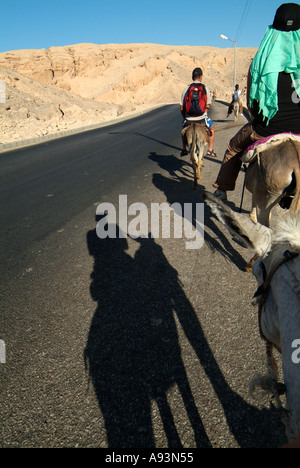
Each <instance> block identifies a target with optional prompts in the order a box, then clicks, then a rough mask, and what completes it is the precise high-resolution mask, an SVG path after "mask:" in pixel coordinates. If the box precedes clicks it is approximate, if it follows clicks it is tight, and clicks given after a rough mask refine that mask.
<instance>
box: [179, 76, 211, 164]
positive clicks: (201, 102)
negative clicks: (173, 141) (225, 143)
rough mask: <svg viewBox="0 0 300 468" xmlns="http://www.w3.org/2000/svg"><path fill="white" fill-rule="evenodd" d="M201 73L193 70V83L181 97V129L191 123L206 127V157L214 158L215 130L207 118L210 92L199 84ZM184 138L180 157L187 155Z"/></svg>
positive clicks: (183, 138)
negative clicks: (207, 139)
mask: <svg viewBox="0 0 300 468" xmlns="http://www.w3.org/2000/svg"><path fill="white" fill-rule="evenodd" d="M202 77H203V72H202V70H201V68H195V69H194V70H193V73H192V79H193V83H192V84H190V85H189V86H187V87H186V88H185V89H184V91H183V93H182V96H181V102H180V106H181V107H180V108H181V115H182V117H183V119H184V120H183V124H182V126H183V128H185V127H187V126H188V125H190V124H191V123H193V122H198V123H201V124H203V125H205V126H206V128H207V131H208V133H209V141H208V151H207V154H206V155H207V156H213V157H216V156H217V155H216V153H215V152H214V150H213V142H214V137H215V129H214V125H213V122H212V120H211V119H209V118H208V116H207V111H208V110H209V107H210V104H211V95H210V91H209V89H208V88H207V86H205V85H204V84H203V83H201V81H202ZM186 145H187V142H186V138H185V135H182V151H181V156H185V155H187V154H188V151H187V149H186Z"/></svg>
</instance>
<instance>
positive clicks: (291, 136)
mask: <svg viewBox="0 0 300 468" xmlns="http://www.w3.org/2000/svg"><path fill="white" fill-rule="evenodd" d="M288 140H293V141H297V142H298V143H300V135H297V134H295V133H278V134H277V135H271V136H268V137H266V138H263V139H262V140H258V141H256V142H255V143H253V144H252V145H250V146H248V148H247V149H245V151H244V152H243V154H242V156H241V160H242V161H243V162H244V163H248V164H250V163H252V162H254V161H255V159H256V157H257V155H258V154H259V153H261V152H262V151H264V150H266V149H268V148H269V147H270V146H276V145H279V144H280V143H283V142H284V141H288Z"/></svg>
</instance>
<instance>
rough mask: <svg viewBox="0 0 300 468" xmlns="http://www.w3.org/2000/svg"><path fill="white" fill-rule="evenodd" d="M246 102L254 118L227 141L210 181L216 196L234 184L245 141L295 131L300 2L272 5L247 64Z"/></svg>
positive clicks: (299, 127) (299, 125)
mask: <svg viewBox="0 0 300 468" xmlns="http://www.w3.org/2000/svg"><path fill="white" fill-rule="evenodd" d="M293 88H294V91H293ZM247 104H248V108H249V110H250V112H251V114H252V116H253V117H254V118H253V120H252V121H251V122H248V123H247V124H246V125H245V126H244V127H242V128H241V129H240V131H239V132H238V133H237V134H236V135H235V136H234V137H233V138H232V139H231V140H230V142H229V144H228V146H227V150H226V152H225V155H224V159H223V162H222V166H221V168H220V171H219V174H218V176H217V179H216V181H215V183H214V184H213V187H215V188H216V189H217V190H216V191H215V193H214V195H215V196H216V197H218V198H219V199H221V200H226V199H227V193H226V192H227V191H233V190H234V189H235V183H236V179H237V177H238V174H239V171H240V169H241V166H242V161H241V158H240V156H241V155H242V153H243V152H244V151H245V150H246V149H247V148H248V147H249V146H250V145H252V144H253V143H255V142H256V141H258V140H261V139H264V138H266V137H269V136H271V135H276V134H280V133H286V132H289V133H293V134H300V5H299V4H296V3H285V4H282V5H281V6H280V7H279V8H278V9H277V11H276V14H275V17H274V21H273V25H272V26H269V27H268V29H267V31H266V33H265V36H264V37H263V39H262V42H261V44H260V47H259V49H258V51H257V53H256V55H255V57H254V59H253V61H252V64H251V66H250V69H249V73H248V86H247Z"/></svg>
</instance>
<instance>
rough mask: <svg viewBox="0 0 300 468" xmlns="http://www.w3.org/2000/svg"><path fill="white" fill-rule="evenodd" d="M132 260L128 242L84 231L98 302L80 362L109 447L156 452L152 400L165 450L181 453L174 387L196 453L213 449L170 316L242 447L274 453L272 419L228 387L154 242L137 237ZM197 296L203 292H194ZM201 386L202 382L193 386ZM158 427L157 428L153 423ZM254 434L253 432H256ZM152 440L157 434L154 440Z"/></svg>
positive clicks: (173, 273)
mask: <svg viewBox="0 0 300 468" xmlns="http://www.w3.org/2000/svg"><path fill="white" fill-rule="evenodd" d="M136 242H137V243H138V250H137V251H136V253H135V255H134V258H132V256H130V255H129V254H128V252H127V248H128V243H127V239H119V238H116V239H110V238H106V239H100V238H98V236H97V234H96V231H95V230H92V231H89V232H88V233H87V245H88V251H89V254H90V255H91V256H92V257H93V258H94V266H93V271H92V274H91V285H90V294H91V296H92V298H93V300H94V301H95V302H96V303H97V307H96V310H95V314H94V317H93V319H92V322H91V326H90V330H89V335H88V340H87V344H86V349H85V362H86V364H87V368H88V370H89V375H90V378H91V381H92V383H93V385H94V389H95V393H96V396H97V398H98V403H99V408H100V410H101V413H102V415H103V418H104V421H105V428H106V435H107V441H108V447H109V448H141V447H143V448H147V447H148V448H154V447H155V436H154V429H153V422H152V417H153V414H152V410H153V402H156V405H157V408H158V410H159V414H160V418H161V421H162V424H163V430H164V432H165V435H166V438H167V441H168V447H170V448H171V447H173V448H175V447H176V448H180V447H182V442H181V440H180V437H179V434H178V430H177V427H178V424H180V423H182V421H179V422H178V421H175V420H174V417H173V414H172V408H171V406H170V404H169V402H168V399H167V392H168V390H169V389H170V388H171V387H172V386H173V385H174V384H177V386H178V389H179V391H180V394H181V397H182V401H183V403H184V406H185V410H186V413H184V415H183V416H182V417H183V418H188V420H189V422H190V425H191V427H192V429H193V432H194V438H195V440H196V445H197V447H211V443H210V441H209V438H208V436H207V434H206V431H205V429H204V427H203V424H202V420H201V413H203V412H205V410H206V409H205V408H199V407H198V406H197V402H196V401H195V399H194V396H193V393H192V391H191V388H190V385H189V381H188V378H187V375H186V371H185V367H184V364H183V360H182V355H181V348H180V346H179V339H178V332H177V326H176V323H175V318H174V314H175V315H176V317H177V319H178V321H179V323H180V326H181V327H182V329H183V331H184V333H185V335H186V337H187V339H188V342H189V344H190V346H191V347H192V348H193V350H194V352H195V353H196V355H197V358H198V359H199V362H200V364H201V366H202V367H203V369H204V371H205V373H206V375H207V377H208V379H209V381H210V382H211V385H212V387H213V389H214V392H215V393H216V395H217V397H218V399H219V401H220V403H221V404H222V407H223V409H224V414H225V416H226V419H227V422H228V426H229V428H230V430H231V432H232V434H233V435H234V437H235V438H236V440H237V441H238V443H239V444H240V446H241V447H268V446H273V447H276V446H277V444H278V443H279V441H277V440H274V438H272V437H271V436H270V434H272V432H271V433H270V432H269V430H268V429H266V428H270V427H272V426H271V423H270V420H272V419H273V420H274V414H273V413H272V412H270V411H267V410H263V411H259V410H257V409H256V408H254V407H252V406H250V405H248V404H247V403H246V402H245V401H244V400H243V399H242V398H241V397H240V396H239V395H237V394H236V393H235V392H233V391H232V390H231V389H230V387H229V386H228V384H227V382H226V380H225V379H224V376H223V374H222V371H221V369H220V368H219V366H218V363H217V362H216V360H215V358H214V355H213V353H212V351H211V349H210V346H209V344H208V342H207V340H206V337H205V334H204V333H203V330H202V327H201V324H200V323H199V320H198V318H197V315H196V313H195V311H194V309H193V307H192V305H191V303H190V302H189V300H188V298H187V297H186V295H185V293H184V291H183V289H182V285H181V284H180V281H179V280H178V274H177V271H176V270H175V269H174V268H173V267H172V266H171V265H170V264H169V262H168V260H167V259H166V257H165V255H164V253H163V250H162V248H161V247H160V246H159V245H157V244H156V243H155V241H154V239H151V238H143V239H137V240H136ZM199 294H201V291H199ZM198 384H199V386H201V381H199V383H198ZM156 423H157V422H156ZM254 428H255V429H254ZM156 437H157V434H156Z"/></svg>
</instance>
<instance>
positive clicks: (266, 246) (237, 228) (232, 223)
mask: <svg viewBox="0 0 300 468" xmlns="http://www.w3.org/2000/svg"><path fill="white" fill-rule="evenodd" d="M202 198H203V200H204V202H205V203H206V204H207V205H208V206H209V207H210V208H211V211H212V212H213V213H214V215H215V216H216V217H217V218H218V220H219V221H220V222H221V223H222V224H224V226H226V227H227V229H228V230H229V232H230V233H231V234H232V235H233V236H234V237H237V238H238V240H239V241H240V242H241V243H242V244H243V245H244V246H245V247H247V248H250V249H254V250H255V252H256V253H257V254H258V255H259V256H263V255H265V254H266V253H267V252H269V250H270V249H271V246H272V231H271V229H269V228H267V227H266V226H263V225H261V224H259V223H257V224H255V223H254V222H253V221H251V219H250V218H249V216H248V215H244V214H240V213H235V212H234V211H232V210H231V209H230V208H229V207H228V206H226V205H225V204H224V203H223V202H222V201H221V200H219V199H218V198H217V197H215V196H214V195H213V194H212V193H210V192H207V191H205V192H204V194H203V195H202Z"/></svg>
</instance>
